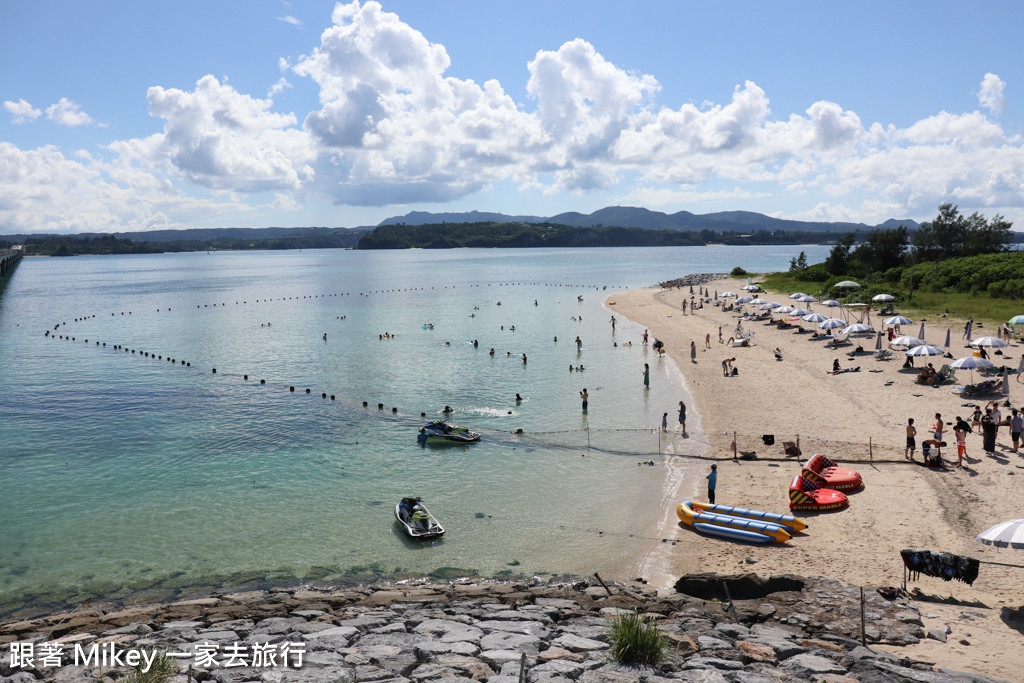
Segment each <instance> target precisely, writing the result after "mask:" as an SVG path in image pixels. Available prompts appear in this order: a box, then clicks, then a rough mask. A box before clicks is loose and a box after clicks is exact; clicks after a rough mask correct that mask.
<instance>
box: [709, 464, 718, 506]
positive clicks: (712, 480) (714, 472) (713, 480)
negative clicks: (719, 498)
mask: <svg viewBox="0 0 1024 683" xmlns="http://www.w3.org/2000/svg"><path fill="white" fill-rule="evenodd" d="M707 480H708V502H709V503H711V504H712V505H714V504H715V487H716V486H718V465H712V466H711V472H710V473H708V476H707Z"/></svg>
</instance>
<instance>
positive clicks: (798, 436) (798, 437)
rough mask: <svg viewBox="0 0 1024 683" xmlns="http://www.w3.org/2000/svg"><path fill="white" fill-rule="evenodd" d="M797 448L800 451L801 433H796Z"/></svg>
mask: <svg viewBox="0 0 1024 683" xmlns="http://www.w3.org/2000/svg"><path fill="white" fill-rule="evenodd" d="M796 449H797V450H798V451H799V450H800V435H799V434H797V435H796ZM797 457H800V456H797Z"/></svg>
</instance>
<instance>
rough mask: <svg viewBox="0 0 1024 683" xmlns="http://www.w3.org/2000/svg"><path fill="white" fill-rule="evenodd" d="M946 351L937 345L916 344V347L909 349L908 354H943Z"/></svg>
mask: <svg viewBox="0 0 1024 683" xmlns="http://www.w3.org/2000/svg"><path fill="white" fill-rule="evenodd" d="M945 353H946V352H945V351H943V350H942V349H940V348H939V347H937V346H928V345H927V344H922V345H921V346H915V347H914V348H912V349H910V350H909V351H907V355H908V356H941V355H943V354H945Z"/></svg>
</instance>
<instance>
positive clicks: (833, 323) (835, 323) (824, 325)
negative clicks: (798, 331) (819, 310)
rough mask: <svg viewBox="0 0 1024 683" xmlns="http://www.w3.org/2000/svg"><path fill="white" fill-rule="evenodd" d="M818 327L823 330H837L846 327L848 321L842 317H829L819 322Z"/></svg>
mask: <svg viewBox="0 0 1024 683" xmlns="http://www.w3.org/2000/svg"><path fill="white" fill-rule="evenodd" d="M818 327H819V328H820V329H823V330H837V329H839V328H840V327H846V321H845V320H843V319H842V318H829V319H827V320H822V321H821V322H820V323H818Z"/></svg>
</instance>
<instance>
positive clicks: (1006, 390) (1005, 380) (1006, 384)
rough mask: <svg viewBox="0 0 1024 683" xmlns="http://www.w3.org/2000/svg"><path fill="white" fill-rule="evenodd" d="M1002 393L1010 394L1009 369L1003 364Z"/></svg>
mask: <svg viewBox="0 0 1024 683" xmlns="http://www.w3.org/2000/svg"><path fill="white" fill-rule="evenodd" d="M1003 393H1004V394H1006V395H1007V396H1009V395H1010V370H1009V368H1007V367H1006V366H1005V365H1004V366H1003Z"/></svg>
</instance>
